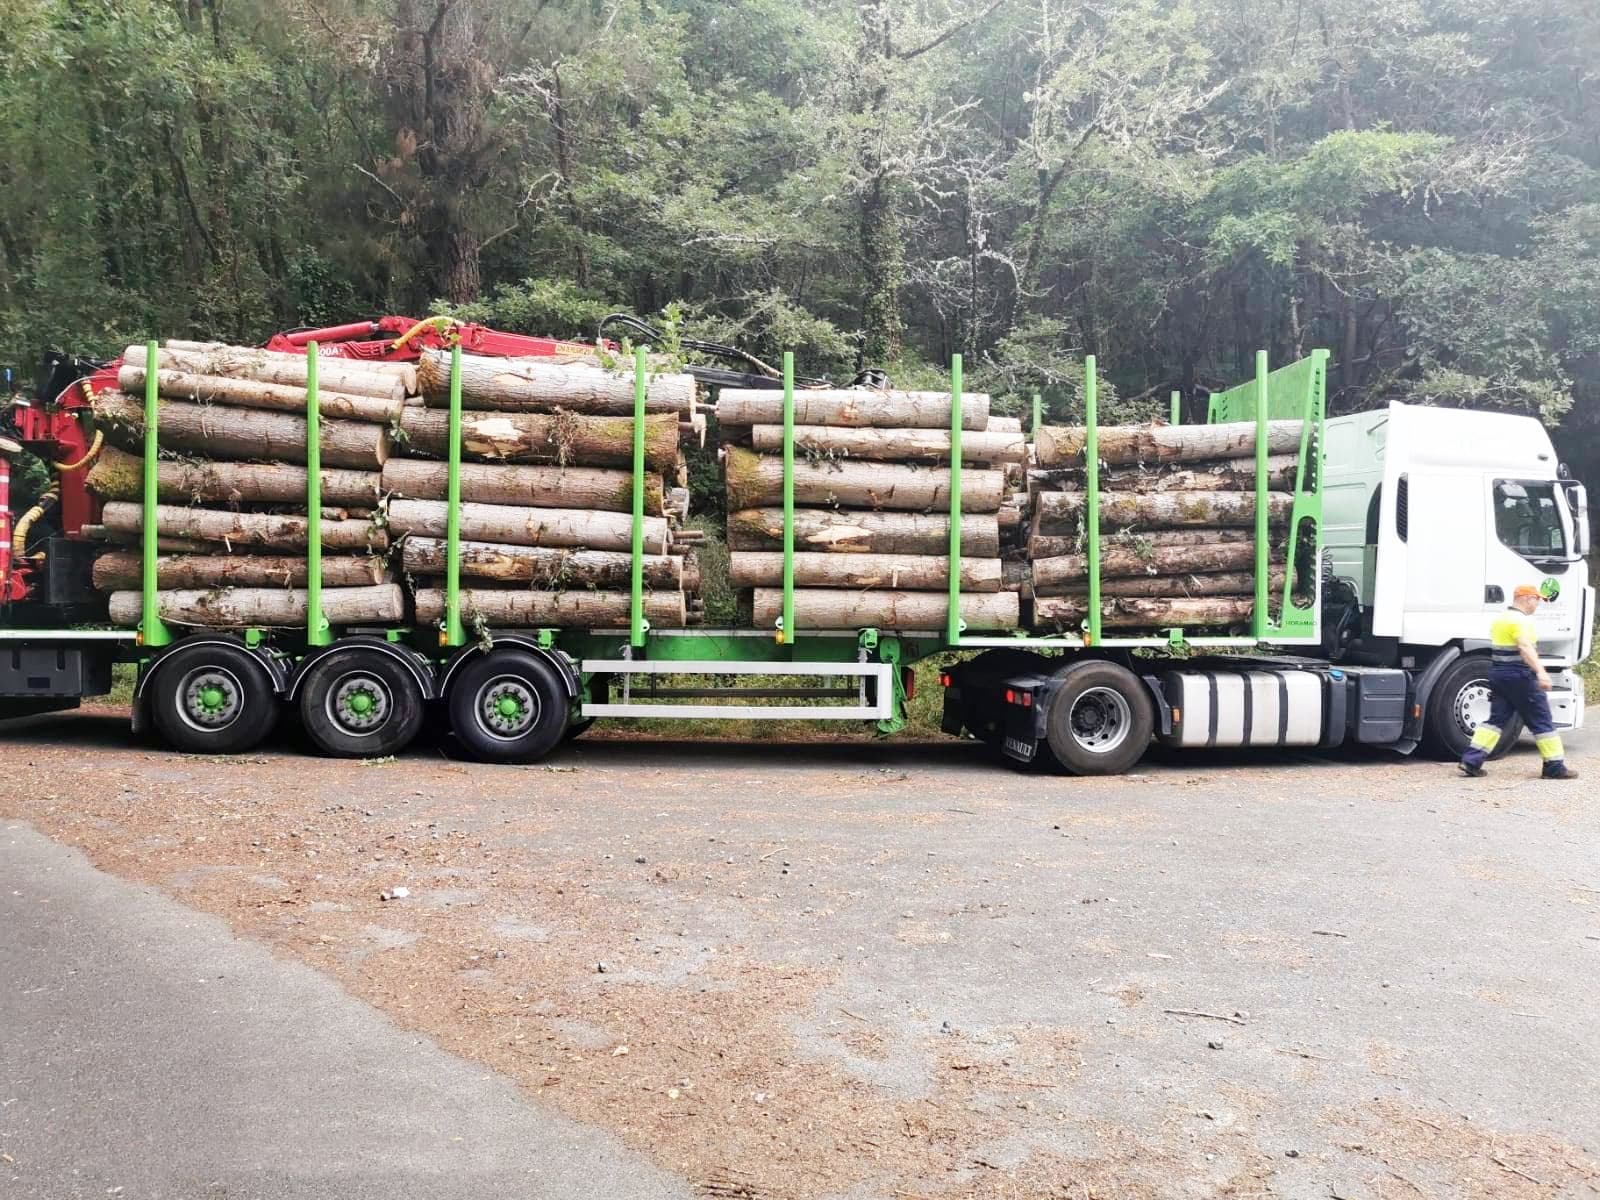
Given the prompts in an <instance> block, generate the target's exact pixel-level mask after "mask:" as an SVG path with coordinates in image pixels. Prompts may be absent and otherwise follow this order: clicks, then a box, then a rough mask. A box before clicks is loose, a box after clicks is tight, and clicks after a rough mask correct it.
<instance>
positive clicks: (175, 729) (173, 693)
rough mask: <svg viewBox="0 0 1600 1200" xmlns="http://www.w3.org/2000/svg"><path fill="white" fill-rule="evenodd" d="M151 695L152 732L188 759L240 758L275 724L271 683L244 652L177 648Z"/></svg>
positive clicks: (162, 665) (158, 674)
mask: <svg viewBox="0 0 1600 1200" xmlns="http://www.w3.org/2000/svg"><path fill="white" fill-rule="evenodd" d="M150 690H151V697H150V715H151V718H152V719H153V720H154V722H155V727H156V729H158V730H159V731H160V733H161V736H162V737H163V738H164V739H166V741H167V742H168V743H169V744H171V745H172V746H173V747H174V748H176V749H178V750H182V751H184V752H186V753H188V754H241V753H243V752H244V751H246V750H250V749H253V748H254V747H256V746H259V745H260V744H261V743H262V742H263V741H264V740H266V737H267V735H268V734H269V733H271V732H272V729H273V726H275V725H276V724H277V723H278V715H279V711H280V706H279V704H278V696H277V692H276V691H275V690H274V689H273V686H272V678H271V676H269V675H268V674H267V669H266V668H265V667H263V666H262V665H261V663H260V662H258V661H257V660H256V658H255V656H254V655H252V654H251V653H250V652H249V651H247V650H245V649H243V648H242V647H235V646H226V645H214V644H213V645H204V646H179V647H178V648H177V649H175V650H171V651H169V652H168V653H167V654H166V656H165V657H164V658H162V659H161V661H160V663H158V664H157V670H156V678H155V682H154V683H153V684H152V685H151V689H150Z"/></svg>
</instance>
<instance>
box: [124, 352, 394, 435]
mask: <svg viewBox="0 0 1600 1200" xmlns="http://www.w3.org/2000/svg"><path fill="white" fill-rule="evenodd" d="M319 374H320V373H319ZM144 383H145V369H144V366H143V364H140V365H139V366H124V367H123V368H122V369H121V370H119V371H118V372H117V386H118V387H119V388H121V389H122V390H123V391H124V392H127V393H128V394H129V395H130V396H136V397H139V398H140V399H143V396H144ZM156 390H157V391H158V392H159V393H160V394H161V396H163V397H164V398H166V399H169V400H187V401H190V402H192V403H196V404H230V405H236V406H238V407H239V408H264V409H270V410H273V411H276V412H292V413H304V412H305V411H306V389H305V388H304V387H297V386H294V385H291V384H283V383H261V382H259V381H258V380H254V379H236V378H233V377H231V376H226V375H195V374H192V373H190V372H188V371H157V372H156ZM404 407H405V400H404V398H401V399H394V398H393V397H389V398H384V397H379V396H366V395H356V394H354V393H351V392H340V391H335V390H334V389H333V388H331V387H329V386H328V385H326V384H324V383H322V382H321V379H320V378H319V379H318V386H317V411H318V412H319V413H321V414H322V415H323V416H324V417H333V418H336V419H338V420H344V421H366V422H369V423H371V424H376V425H384V424H388V423H389V422H391V421H396V420H398V419H399V417H400V411H401V409H403V408H404Z"/></svg>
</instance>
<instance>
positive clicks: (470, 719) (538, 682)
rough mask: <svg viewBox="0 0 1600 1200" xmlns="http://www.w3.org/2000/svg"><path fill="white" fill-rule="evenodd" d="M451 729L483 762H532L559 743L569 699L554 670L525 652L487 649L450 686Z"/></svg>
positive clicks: (469, 751) (569, 710)
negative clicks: (486, 652)
mask: <svg viewBox="0 0 1600 1200" xmlns="http://www.w3.org/2000/svg"><path fill="white" fill-rule="evenodd" d="M447 704H448V706H449V711H450V728H451V729H452V730H453V731H454V733H455V735H456V739H457V740H458V741H459V742H460V743H461V745H462V747H463V748H464V749H465V750H466V751H467V752H468V753H469V754H471V755H472V756H473V757H474V758H477V759H481V760H482V761H484V762H502V763H525V762H536V761H537V760H539V759H541V758H543V757H544V756H545V755H547V754H549V753H550V751H552V750H554V749H555V748H556V747H557V746H558V745H560V744H561V740H562V737H563V736H564V735H565V734H566V732H567V718H568V715H569V714H570V712H571V708H572V705H571V701H570V700H569V699H568V697H567V689H566V687H565V685H564V684H563V683H562V681H561V678H560V677H559V676H558V675H557V674H556V671H555V668H553V667H552V666H551V665H550V664H549V663H547V662H545V661H544V660H543V659H541V658H539V657H537V656H536V655H533V654H529V653H528V652H527V651H525V650H491V651H490V652H489V653H488V654H485V655H483V656H482V657H480V658H477V659H474V660H473V661H472V662H470V663H468V664H467V666H466V667H464V668H463V669H462V671H461V675H460V677H459V678H457V679H456V681H455V682H454V683H453V684H452V685H451V686H450V695H449V696H448V697H447Z"/></svg>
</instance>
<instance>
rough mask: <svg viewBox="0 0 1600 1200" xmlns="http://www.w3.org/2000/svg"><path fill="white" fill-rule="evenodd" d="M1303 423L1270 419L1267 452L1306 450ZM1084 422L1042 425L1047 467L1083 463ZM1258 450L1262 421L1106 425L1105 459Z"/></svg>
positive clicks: (1193, 458) (1176, 458) (1039, 448)
mask: <svg viewBox="0 0 1600 1200" xmlns="http://www.w3.org/2000/svg"><path fill="white" fill-rule="evenodd" d="M1303 429H1304V425H1303V424H1302V423H1301V422H1300V421H1268V422H1267V452H1268V453H1269V454H1293V453H1296V452H1297V451H1298V450H1299V448H1300V434H1301V431H1302V430H1303ZM1087 436H1088V430H1087V429H1085V428H1084V427H1083V426H1082V425H1041V426H1040V427H1039V432H1038V435H1037V437H1036V438H1035V442H1034V459H1035V461H1036V462H1037V463H1038V465H1039V466H1041V467H1071V466H1080V465H1082V463H1083V446H1084V439H1085V438H1086V437H1087ZM1255 452H1256V423H1255V422H1254V421H1231V422H1228V423H1226V424H1222V425H1105V426H1102V427H1101V429H1100V461H1101V462H1103V463H1110V464H1113V465H1116V464H1132V463H1158V462H1161V463H1172V462H1204V461H1205V460H1206V459H1208V458H1243V457H1245V456H1247V455H1251V454H1254V453H1255Z"/></svg>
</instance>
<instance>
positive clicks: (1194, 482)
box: [1028, 454, 1300, 492]
mask: <svg viewBox="0 0 1600 1200" xmlns="http://www.w3.org/2000/svg"><path fill="white" fill-rule="evenodd" d="M1299 464H1300V459H1299V457H1298V456H1296V455H1293V454H1275V455H1273V456H1272V457H1271V458H1269V459H1267V489H1268V490H1269V491H1274V492H1285V491H1289V490H1290V489H1292V488H1293V487H1294V477H1295V472H1296V469H1297V468H1298V467H1299ZM1087 482H1088V474H1087V472H1086V471H1085V470H1084V469H1083V468H1082V467H1050V468H1046V469H1044V470H1038V471H1029V472H1028V485H1029V487H1030V488H1031V489H1033V490H1034V491H1040V492H1042V491H1044V490H1045V489H1048V488H1066V489H1071V490H1081V489H1082V488H1083V486H1084V485H1085V483H1087ZM1255 486H1256V466H1255V460H1254V459H1250V458H1230V459H1227V460H1225V461H1223V462H1221V463H1218V464H1216V465H1214V466H1209V467H1195V468H1194V469H1192V470H1182V469H1174V470H1159V469H1154V468H1152V469H1150V470H1143V469H1140V468H1138V467H1121V468H1118V467H1110V468H1106V469H1105V470H1102V471H1101V472H1100V487H1101V490H1102V491H1107V492H1248V491H1251V490H1253V489H1254V488H1255Z"/></svg>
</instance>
